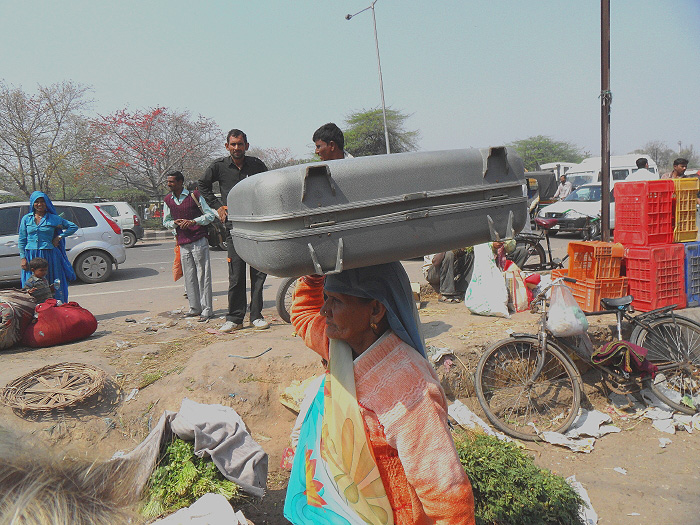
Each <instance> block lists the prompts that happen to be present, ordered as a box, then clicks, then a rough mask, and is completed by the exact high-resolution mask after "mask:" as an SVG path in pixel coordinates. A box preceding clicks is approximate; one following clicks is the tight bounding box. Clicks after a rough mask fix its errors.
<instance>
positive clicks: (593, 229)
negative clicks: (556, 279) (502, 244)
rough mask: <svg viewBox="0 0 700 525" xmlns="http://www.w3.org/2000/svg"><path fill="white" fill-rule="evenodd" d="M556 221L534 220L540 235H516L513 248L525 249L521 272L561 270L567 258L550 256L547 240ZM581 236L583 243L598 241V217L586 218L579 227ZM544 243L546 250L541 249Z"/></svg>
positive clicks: (551, 234) (548, 241)
mask: <svg viewBox="0 0 700 525" xmlns="http://www.w3.org/2000/svg"><path fill="white" fill-rule="evenodd" d="M557 222H558V219H543V218H540V217H537V218H535V224H536V225H537V226H538V227H539V229H540V233H522V232H521V233H518V234H517V235H516V236H515V246H516V249H517V248H518V247H524V248H526V249H527V259H525V263H524V264H523V267H522V268H521V270H524V271H527V272H540V271H546V270H555V269H557V268H563V267H564V263H565V262H566V260H567V259H568V258H569V255H568V254H567V255H565V256H564V258H563V259H559V258H556V257H553V256H552V244H551V242H550V240H549V238H550V237H551V236H553V235H555V234H556V232H555V231H552V229H551V228H552V227H553V226H554V225H556V224H557ZM581 234H582V236H583V240H584V241H593V240H595V241H598V240H600V217H588V218H587V219H586V221H585V224H584V225H583V226H582V227H581ZM543 240H544V241H546V243H547V249H546V251H545V249H544V248H543V247H542V241H543Z"/></svg>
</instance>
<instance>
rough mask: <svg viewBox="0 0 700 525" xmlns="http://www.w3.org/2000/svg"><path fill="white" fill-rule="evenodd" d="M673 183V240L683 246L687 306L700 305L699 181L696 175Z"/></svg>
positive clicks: (674, 180)
mask: <svg viewBox="0 0 700 525" xmlns="http://www.w3.org/2000/svg"><path fill="white" fill-rule="evenodd" d="M673 183H674V185H675V200H674V207H675V210H674V219H675V221H674V227H673V240H674V241H676V242H682V243H683V246H684V247H685V271H684V276H685V296H686V300H687V304H688V306H699V305H700V253H699V250H700V243H698V242H696V240H695V239H697V236H698V226H697V220H696V204H697V195H698V189H700V183H699V182H698V179H697V178H696V177H689V178H687V179H673Z"/></svg>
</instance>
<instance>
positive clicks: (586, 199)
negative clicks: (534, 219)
mask: <svg viewBox="0 0 700 525" xmlns="http://www.w3.org/2000/svg"><path fill="white" fill-rule="evenodd" d="M615 182H616V181H613V183H612V187H611V188H610V229H613V228H615V196H614V194H613V191H612V190H613V187H614V186H615ZM601 193H602V192H601V184H600V182H594V183H592V184H584V185H583V186H579V187H578V188H576V189H575V190H574V191H572V192H571V193H570V194H569V196H568V197H566V198H565V199H564V200H561V201H557V202H555V203H554V204H550V205H549V206H545V207H544V208H542V209H541V210H540V211H539V213H538V214H537V216H538V217H539V218H541V219H556V220H557V223H556V224H555V225H554V226H552V227H551V229H550V230H549V231H550V233H555V232H560V231H562V232H581V231H582V229H583V228H584V227H585V225H586V222H587V221H588V217H598V216H599V215H600V210H601V207H600V205H601Z"/></svg>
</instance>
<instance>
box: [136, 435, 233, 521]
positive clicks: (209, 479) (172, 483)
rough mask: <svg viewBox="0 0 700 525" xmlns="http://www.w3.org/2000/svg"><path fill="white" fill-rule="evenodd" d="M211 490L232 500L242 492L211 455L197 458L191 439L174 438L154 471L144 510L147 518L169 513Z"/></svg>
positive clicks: (143, 512) (188, 504) (187, 504)
mask: <svg viewBox="0 0 700 525" xmlns="http://www.w3.org/2000/svg"><path fill="white" fill-rule="evenodd" d="M209 492H211V493H214V494H221V495H222V496H224V497H225V498H226V499H228V500H229V501H231V500H233V499H236V498H238V496H239V489H238V485H236V484H235V483H234V482H233V481H230V480H228V479H226V478H225V477H224V476H223V475H222V474H221V472H219V469H218V468H216V465H214V463H213V462H212V461H211V459H210V458H208V457H207V458H198V457H197V456H195V455H194V446H193V444H192V443H191V442H189V441H183V440H182V439H180V438H175V439H174V440H173V441H172V442H171V443H170V445H168V447H167V448H166V449H165V452H164V454H163V456H162V457H161V461H160V464H159V466H158V468H156V469H155V470H154V471H153V474H151V477H150V479H149V484H148V489H147V491H146V503H145V504H144V506H143V508H142V509H141V513H142V514H143V515H144V516H146V517H148V518H156V517H158V516H162V515H163V514H170V513H172V512H175V511H176V510H178V509H181V508H183V507H188V506H190V505H192V503H194V502H195V501H196V500H197V499H198V498H200V497H201V496H203V495H204V494H207V493H209Z"/></svg>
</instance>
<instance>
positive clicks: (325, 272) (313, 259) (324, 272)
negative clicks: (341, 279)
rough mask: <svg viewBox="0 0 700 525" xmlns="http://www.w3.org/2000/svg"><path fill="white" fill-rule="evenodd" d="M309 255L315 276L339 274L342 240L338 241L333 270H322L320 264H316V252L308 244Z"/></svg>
mask: <svg viewBox="0 0 700 525" xmlns="http://www.w3.org/2000/svg"><path fill="white" fill-rule="evenodd" d="M307 246H308V247H309V253H310V254H311V262H313V264H314V273H316V275H332V274H334V273H340V272H342V271H343V238H342V237H341V238H340V239H338V255H337V256H336V259H335V269H334V270H324V269H323V268H322V267H321V263H319V262H318V255H316V250H314V247H313V246H311V243H308V244H307Z"/></svg>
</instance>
